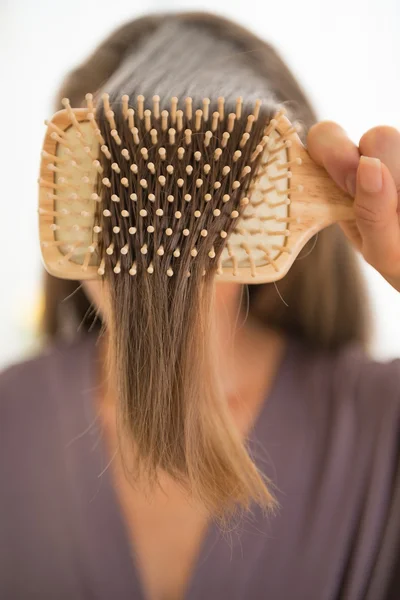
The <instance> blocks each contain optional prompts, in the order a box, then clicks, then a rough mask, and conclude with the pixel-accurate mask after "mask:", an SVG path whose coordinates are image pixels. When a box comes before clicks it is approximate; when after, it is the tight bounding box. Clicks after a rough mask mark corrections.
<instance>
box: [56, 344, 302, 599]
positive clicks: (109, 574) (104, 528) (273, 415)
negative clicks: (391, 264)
mask: <svg viewBox="0 0 400 600" xmlns="http://www.w3.org/2000/svg"><path fill="white" fill-rule="evenodd" d="M96 339H97V338H96V336H94V335H92V336H90V337H88V339H87V340H83V341H80V342H78V343H76V344H74V345H73V347H72V348H71V349H70V361H71V363H73V368H72V369H71V371H72V372H73V373H74V377H73V380H72V386H68V387H67V388H66V389H65V393H64V397H63V398H62V399H60V411H61V413H62V416H63V418H64V423H66V424H67V425H66V429H65V433H64V435H66V437H65V439H66V445H67V448H66V466H67V469H68V476H69V477H70V479H71V501H72V505H73V506H74V507H75V512H76V515H77V518H76V519H74V522H76V524H77V526H76V527H77V529H76V545H77V548H76V552H77V556H79V561H80V562H81V563H82V564H81V568H80V571H81V573H82V577H83V578H84V581H83V583H82V585H83V587H84V589H85V591H86V592H87V593H88V595H90V596H91V597H95V598H96V599H97V600H109V599H110V598H118V600H125V599H126V600H128V599H129V600H132V599H134V600H147V598H146V595H145V593H144V589H143V586H142V582H141V579H140V575H139V570H138V568H137V561H136V557H135V556H132V550H131V544H130V540H129V536H128V531H127V528H126V526H125V523H124V520H123V516H122V510H121V508H120V506H119V501H118V497H117V494H116V491H115V489H114V486H113V481H112V475H111V472H110V470H109V468H108V467H109V465H110V461H111V460H112V458H111V457H110V456H109V454H108V450H107V448H106V443H105V440H104V439H103V438H102V432H101V427H100V426H99V422H98V417H97V415H96V403H95V391H96V362H97V360H96V358H97V356H98V353H97V349H96ZM292 354H293V345H292V344H291V343H290V342H288V343H287V346H286V349H285V351H284V355H283V357H282V359H281V364H280V366H279V368H278V371H277V373H276V375H275V378H274V382H273V384H272V387H271V390H270V393H269V395H268V399H267V400H266V401H264V403H263V405H262V407H261V410H260V412H259V414H258V416H257V418H256V421H255V423H254V425H253V427H252V430H251V433H250V435H249V437H248V440H249V441H248V447H249V450H250V453H251V455H252V457H253V459H254V460H255V462H256V464H257V466H258V467H259V468H260V470H262V471H264V472H265V469H264V466H265V464H263V463H265V456H262V453H263V440H265V439H266V435H267V431H268V429H269V427H273V423H274V422H276V419H277V418H278V415H277V410H278V404H279V403H278V402H277V400H278V399H280V398H282V396H284V394H285V388H287V389H289V387H290V384H289V383H288V374H289V373H290V367H289V365H290V363H291V357H292ZM64 364H65V363H64ZM60 368H63V365H60ZM287 386H289V387H287ZM71 403H74V404H75V407H74V408H75V410H71V407H70V404H71ZM253 514H254V518H256V519H257V518H258V517H259V518H260V519H263V518H267V517H263V516H262V514H261V512H259V511H258V509H257V508H255V510H254V512H253ZM243 535H246V531H244V532H243ZM221 537H222V534H221V531H220V530H219V528H218V527H217V526H216V525H215V523H214V522H211V523H210V524H209V526H208V528H207V531H206V533H205V536H204V538H203V541H202V543H201V547H200V551H199V553H198V556H197V559H196V563H195V567H194V569H193V571H192V573H191V576H190V578H189V583H188V587H187V591H186V594H185V596H184V598H183V600H203V598H204V597H205V595H204V594H203V592H202V589H203V585H202V583H203V582H204V581H208V582H209V579H210V577H211V578H217V577H218V578H220V581H219V585H218V583H217V582H215V584H216V585H215V589H216V593H217V595H216V597H218V598H219V599H220V598H222V597H229V594H228V596H227V595H225V594H226V591H227V590H226V588H225V585H228V582H227V580H226V578H225V577H224V573H223V572H221V570H220V569H219V561H218V552H221V550H220V548H223V550H222V552H229V544H228V543H225V540H223V543H220V542H221ZM242 542H243V538H241V542H240V543H242ZM231 567H232V565H231ZM221 578H222V579H221ZM229 579H230V582H229V586H230V585H232V586H233V585H234V584H235V577H232V572H231V571H230V578H229ZM221 586H223V587H222V588H221ZM217 590H219V592H218V591H217ZM222 590H223V595H222ZM218 593H219V595H218ZM83 597H85V598H86V596H85V595H83ZM231 597H232V598H233V594H232V596H231ZM210 600H211V599H210Z"/></svg>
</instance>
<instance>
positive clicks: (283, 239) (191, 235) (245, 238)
mask: <svg viewBox="0 0 400 600" xmlns="http://www.w3.org/2000/svg"><path fill="white" fill-rule="evenodd" d="M86 100H87V108H86V109H72V108H71V106H70V104H69V101H68V100H67V99H65V100H64V101H63V104H64V106H65V110H64V111H60V112H59V113H56V115H54V117H53V119H52V120H51V121H50V123H49V124H48V131H47V134H46V137H45V141H44V152H43V159H42V165H41V179H40V208H39V212H40V232H41V242H42V252H43V258H44V262H45V265H46V268H47V269H48V270H49V272H50V273H52V274H54V275H56V276H59V277H64V278H71V279H85V278H94V277H101V276H102V275H104V273H105V271H106V269H107V268H110V269H112V270H113V271H114V273H120V272H129V274H130V275H136V274H141V273H144V272H146V273H149V274H152V273H153V272H154V271H155V270H156V269H157V270H161V271H162V272H164V273H165V274H166V276H172V275H173V274H174V270H175V269H176V268H177V267H178V265H179V268H185V270H186V271H187V273H188V275H189V274H190V271H191V270H192V269H193V268H196V265H197V264H201V265H202V267H201V268H202V269H203V270H204V269H206V270H210V271H216V273H217V276H218V277H219V278H220V279H222V280H226V281H227V280H232V281H238V282H242V283H246V282H247V283H255V282H265V281H272V280H276V279H279V277H281V276H282V275H283V274H284V273H285V272H286V271H287V270H288V268H289V267H290V265H291V263H292V262H293V260H294V258H295V256H296V255H297V254H298V252H299V251H300V249H301V248H302V247H303V245H304V244H305V242H306V241H307V240H308V239H309V238H310V237H311V235H312V234H313V233H315V231H317V230H318V229H320V228H321V227H323V226H324V225H326V224H327V223H329V222H331V221H332V220H334V219H333V218H332V216H333V215H332V206H331V205H330V204H329V201H332V199H331V198H326V197H325V198H324V194H322V196H321V198H320V199H319V202H317V205H316V208H317V209H318V210H317V212H315V211H314V216H313V211H312V210H311V211H310V206H313V204H312V203H311V204H310V199H309V198H310V189H309V186H310V179H311V180H312V177H313V176H314V177H316V176H319V178H320V182H319V183H321V180H322V173H321V172H319V173H316V172H315V171H316V169H318V168H317V167H316V166H315V165H313V164H312V163H311V161H310V159H309V157H308V155H307V153H306V152H305V150H304V148H303V147H302V145H301V142H300V140H299V139H298V137H297V134H296V130H295V128H294V127H293V126H291V124H290V122H289V121H288V120H287V119H286V117H285V116H284V112H283V111H281V112H279V113H278V114H276V115H275V116H274V118H272V119H271V116H272V114H271V110H268V109H267V110H265V109H263V107H262V105H261V102H260V101H256V102H255V104H254V106H253V107H252V110H249V107H248V106H246V104H244V103H243V100H242V98H238V99H237V101H236V102H235V106H226V105H225V101H224V98H221V97H220V98H217V99H211V100H210V99H208V98H205V99H203V100H202V102H201V106H197V105H196V106H194V105H193V101H192V99H191V98H186V99H184V100H183V101H180V100H179V99H178V98H176V97H173V98H172V99H171V100H170V103H169V106H168V108H169V110H166V108H164V107H165V106H166V104H165V102H164V103H161V101H160V98H159V96H154V97H153V98H152V99H151V103H150V104H148V103H146V100H145V98H144V97H143V96H141V95H138V96H137V98H136V99H135V100H134V102H132V101H131V100H130V99H129V97H128V96H127V95H123V96H122V98H120V99H118V98H116V99H114V100H113V101H111V100H110V97H109V96H108V94H103V96H102V102H99V103H98V106H97V108H95V106H94V104H93V98H92V95H91V94H87V97H86ZM304 159H305V160H306V162H308V167H310V166H312V167H313V171H314V172H313V173H311V178H310V177H308V179H307V170H306V171H304V172H303V177H301V171H302V170H303V169H302V167H301V166H300V165H301V163H302V160H304ZM308 171H309V169H308ZM324 180H325V184H327V183H328V182H327V179H326V178H325V179H324ZM299 181H302V182H304V183H305V184H306V187H307V186H308V187H307V189H306V190H305V189H304V185H301V184H300V183H299ZM311 184H312V181H311ZM328 187H329V186H328ZM327 192H328V193H329V192H330V195H331V194H332V189H330V190H329V189H327ZM336 192H337V190H336ZM296 199H297V206H298V208H297V209H296ZM305 199H306V201H307V200H308V202H309V206H308V211H307V210H304V201H305ZM327 200H328V203H327ZM344 200H346V199H345V198H343V197H341V198H337V199H335V198H334V199H333V201H334V203H335V202H336V204H338V203H339V212H340V215H337V216H336V215H334V216H335V218H341V217H343V218H346V214H345V213H346V211H347V212H348V202H346V201H344ZM299 207H302V210H299ZM337 210H338V208H337V207H336V212H337ZM304 216H305V217H306V218H305V219H304V218H303V217H304ZM199 256H200V257H201V256H202V257H203V259H202V260H200V258H198V257H199Z"/></svg>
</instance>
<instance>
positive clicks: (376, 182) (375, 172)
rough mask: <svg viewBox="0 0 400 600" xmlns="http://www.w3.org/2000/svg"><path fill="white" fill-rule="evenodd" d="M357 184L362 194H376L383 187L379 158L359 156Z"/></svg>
mask: <svg viewBox="0 0 400 600" xmlns="http://www.w3.org/2000/svg"><path fill="white" fill-rule="evenodd" d="M358 182H359V184H360V187H361V189H362V190H364V192H367V193H368V194H376V193H377V192H380V191H381V189H382V186H383V177H382V163H381V161H380V160H379V158H371V157H370V156H361V158H360V164H359V166H358Z"/></svg>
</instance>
